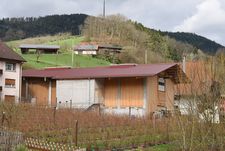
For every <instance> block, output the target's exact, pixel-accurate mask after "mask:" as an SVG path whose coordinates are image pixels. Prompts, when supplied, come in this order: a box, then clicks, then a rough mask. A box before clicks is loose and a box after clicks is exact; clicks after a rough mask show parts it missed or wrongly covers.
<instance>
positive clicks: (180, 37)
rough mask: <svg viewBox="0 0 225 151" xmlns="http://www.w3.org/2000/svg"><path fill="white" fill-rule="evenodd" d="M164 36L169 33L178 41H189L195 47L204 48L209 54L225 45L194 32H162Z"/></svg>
mask: <svg viewBox="0 0 225 151" xmlns="http://www.w3.org/2000/svg"><path fill="white" fill-rule="evenodd" d="M161 34H162V35H163V36H165V35H167V36H169V37H170V38H174V39H176V40H177V41H181V42H184V43H188V44H191V45H193V46H194V47H196V48H198V49H201V50H203V51H204V52H206V53H208V54H215V53H216V51H217V50H218V49H220V48H224V46H222V45H220V44H218V43H216V42H215V41H212V40H209V39H207V38H205V37H202V36H200V35H197V34H194V33H185V32H161Z"/></svg>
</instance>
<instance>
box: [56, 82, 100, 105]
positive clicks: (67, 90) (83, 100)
mask: <svg viewBox="0 0 225 151" xmlns="http://www.w3.org/2000/svg"><path fill="white" fill-rule="evenodd" d="M94 90H95V80H57V82H56V98H57V106H59V107H60V106H61V107H78V108H87V107H89V106H90V105H92V104H93V103H96V102H95V95H94Z"/></svg>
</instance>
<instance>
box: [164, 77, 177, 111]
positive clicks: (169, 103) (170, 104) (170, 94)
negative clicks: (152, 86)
mask: <svg viewBox="0 0 225 151" xmlns="http://www.w3.org/2000/svg"><path fill="white" fill-rule="evenodd" d="M174 93H175V90H174V83H173V81H172V80H171V79H166V107H167V109H168V110H173V109H174Z"/></svg>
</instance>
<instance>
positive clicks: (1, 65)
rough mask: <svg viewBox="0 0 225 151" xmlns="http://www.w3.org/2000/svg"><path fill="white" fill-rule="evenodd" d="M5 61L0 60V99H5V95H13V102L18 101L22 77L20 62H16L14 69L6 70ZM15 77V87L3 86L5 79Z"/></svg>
mask: <svg viewBox="0 0 225 151" xmlns="http://www.w3.org/2000/svg"><path fill="white" fill-rule="evenodd" d="M5 65H6V62H5V61H0V69H2V71H3V73H2V75H0V86H2V92H1V93H0V97H1V100H4V99H5V95H12V96H15V102H16V103H18V102H19V100H20V96H21V77H22V66H21V64H20V63H16V71H6V70H5V69H6V68H5ZM6 78H7V79H15V81H16V83H15V87H13V88H7V87H5V79H6Z"/></svg>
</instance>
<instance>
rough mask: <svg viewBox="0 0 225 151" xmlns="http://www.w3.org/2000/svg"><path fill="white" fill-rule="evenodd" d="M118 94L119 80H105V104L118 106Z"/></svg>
mask: <svg viewBox="0 0 225 151" xmlns="http://www.w3.org/2000/svg"><path fill="white" fill-rule="evenodd" d="M117 95H118V80H117V79H106V80H105V95H104V103H105V106H106V107H116V106H117Z"/></svg>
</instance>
